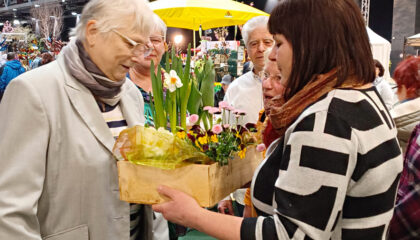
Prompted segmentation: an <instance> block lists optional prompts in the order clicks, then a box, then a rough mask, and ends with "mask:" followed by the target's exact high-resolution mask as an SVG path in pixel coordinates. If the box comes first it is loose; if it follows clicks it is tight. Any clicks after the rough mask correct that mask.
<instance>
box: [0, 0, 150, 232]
mask: <svg viewBox="0 0 420 240" xmlns="http://www.w3.org/2000/svg"><path fill="white" fill-rule="evenodd" d="M152 14H153V13H152V11H151V10H150V9H149V7H148V6H147V3H146V2H145V1H143V0H91V1H89V2H88V3H87V4H86V6H85V7H84V9H83V12H82V14H81V18H80V21H79V23H78V25H77V26H76V29H75V31H74V33H73V34H74V35H75V37H74V38H72V39H71V41H70V43H69V44H68V45H67V46H66V47H65V48H63V50H62V52H61V53H60V55H59V57H58V58H57V61H54V62H51V63H50V64H47V65H44V66H41V67H39V68H36V69H34V70H32V71H30V72H27V73H25V74H22V75H20V76H19V77H17V78H16V79H15V80H13V81H12V82H11V83H10V85H9V86H8V88H7V90H6V92H5V94H4V98H3V102H2V103H1V104H0V122H1V124H0V164H1V166H2V168H1V169H0V192H1V193H2V194H1V198H0V239H25V240H26V239H28V240H29V239H49V240H58V239H77V240H87V239H89V240H116V239H118V240H129V239H151V234H152V230H151V216H152V215H151V210H150V207H146V206H141V205H140V206H139V205H132V206H130V204H128V203H126V202H123V201H121V200H120V199H119V189H118V173H117V164H116V160H115V158H114V157H113V154H112V148H113V145H114V141H115V137H117V136H118V133H119V131H121V130H122V129H124V128H125V127H127V126H128V127H129V126H133V125H136V124H143V123H144V116H143V98H142V96H141V94H140V92H139V91H138V90H137V89H136V87H135V85H134V84H133V83H132V82H131V81H126V74H127V72H128V70H129V69H130V68H131V67H132V66H133V65H134V64H135V57H137V56H139V55H141V54H144V55H148V54H149V53H150V52H151V48H150V44H149V35H150V31H151V28H152V26H151V24H150V21H149V19H151V18H152V16H153V15H152ZM127 23H130V24H127ZM130 213H131V214H130ZM136 216H137V217H136ZM130 218H132V219H134V220H136V221H133V222H130ZM149 219H150V220H149Z"/></svg>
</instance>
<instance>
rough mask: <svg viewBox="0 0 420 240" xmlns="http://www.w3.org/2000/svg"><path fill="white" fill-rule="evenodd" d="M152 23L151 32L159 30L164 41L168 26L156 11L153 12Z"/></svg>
mask: <svg viewBox="0 0 420 240" xmlns="http://www.w3.org/2000/svg"><path fill="white" fill-rule="evenodd" d="M153 23H154V25H153V27H152V32H156V31H160V32H161V33H162V36H163V38H164V40H165V41H166V31H167V30H168V27H167V26H166V24H165V22H164V21H163V20H162V19H161V18H160V17H159V16H158V15H157V14H156V13H153Z"/></svg>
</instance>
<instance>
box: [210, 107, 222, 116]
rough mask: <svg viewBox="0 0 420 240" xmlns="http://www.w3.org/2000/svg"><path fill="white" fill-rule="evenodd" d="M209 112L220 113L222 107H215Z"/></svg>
mask: <svg viewBox="0 0 420 240" xmlns="http://www.w3.org/2000/svg"><path fill="white" fill-rule="evenodd" d="M209 113H211V114H220V109H219V108H217V107H213V108H211V109H210V110H209Z"/></svg>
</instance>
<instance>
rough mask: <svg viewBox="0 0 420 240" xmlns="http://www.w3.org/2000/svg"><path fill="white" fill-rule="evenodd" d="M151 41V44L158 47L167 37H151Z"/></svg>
mask: <svg viewBox="0 0 420 240" xmlns="http://www.w3.org/2000/svg"><path fill="white" fill-rule="evenodd" d="M149 39H150V42H151V43H152V44H153V46H157V45H159V44H161V43H163V40H164V39H165V37H164V36H150V37H149Z"/></svg>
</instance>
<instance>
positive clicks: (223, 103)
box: [219, 101, 229, 108]
mask: <svg viewBox="0 0 420 240" xmlns="http://www.w3.org/2000/svg"><path fill="white" fill-rule="evenodd" d="M227 106H229V103H228V102H226V101H221V102H219V107H221V108H226V107H227Z"/></svg>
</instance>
